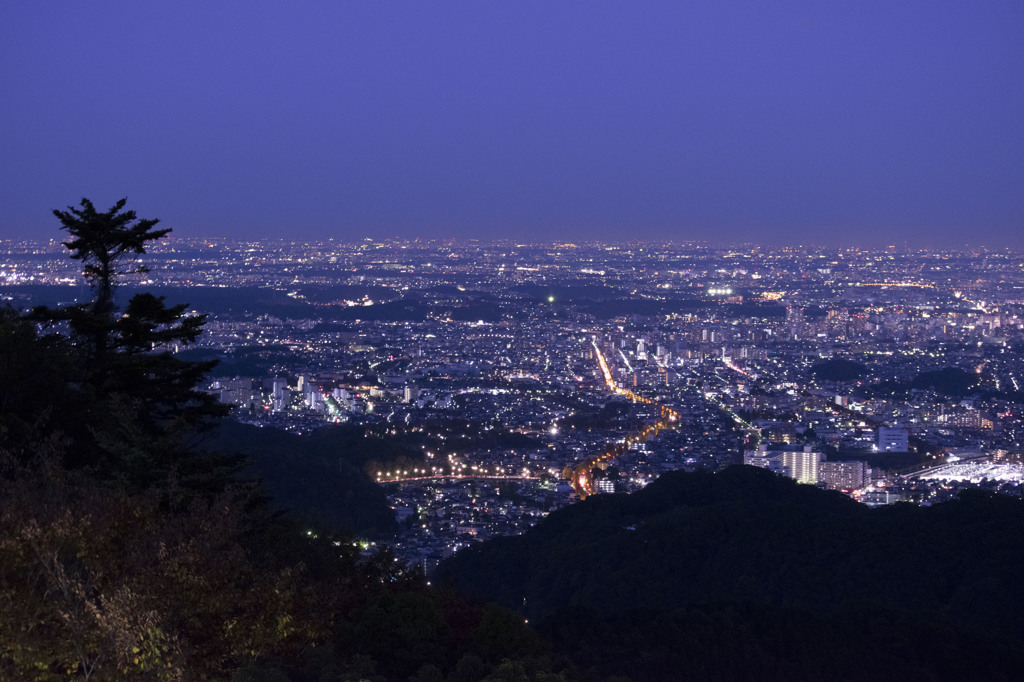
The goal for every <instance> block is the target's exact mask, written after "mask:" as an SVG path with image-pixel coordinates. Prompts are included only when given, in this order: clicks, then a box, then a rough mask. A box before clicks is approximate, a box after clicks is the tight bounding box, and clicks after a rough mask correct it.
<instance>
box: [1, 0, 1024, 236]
mask: <svg viewBox="0 0 1024 682" xmlns="http://www.w3.org/2000/svg"><path fill="white" fill-rule="evenodd" d="M1022 32H1024V3H1021V2H1020V1H1019V0H992V2H986V3H945V4H943V5H941V6H937V5H935V3H931V2H927V1H926V0H909V1H908V2H903V3H897V4H893V3H891V2H882V1H881V0H862V1H860V2H839V3H820V2H814V1H813V0H783V1H782V2H778V3H769V4H764V5H760V4H757V3H733V2H721V1H720V0H695V1H694V2H690V3H679V2H674V1H671V0H652V1H651V2H646V3H639V4H637V3H621V2H612V1H609V0H592V1H590V2H586V3H550V2H542V1H540V0H523V1H522V2H517V3H465V2H452V1H450V0H437V1H436V2H432V3H428V4H423V5H415V4H409V3H400V2H396V1H395V0H379V1H377V2H372V3H335V2H327V1H325V0H311V1H310V2H306V3H301V4H300V5H282V4H280V3H276V2H268V1H267V0H252V2H247V3H245V4H244V5H239V4H236V3H213V4H210V3H196V2H189V1H188V0H186V1H185V2H181V3H175V4H174V5H173V6H172V5H167V6H162V5H153V4H146V3H137V4H124V3H120V2H108V1H107V0H96V1H95V2H90V3H82V4H64V5H61V6H59V7H56V6H53V5H50V4H48V3H5V4H3V5H2V6H0V64H2V65H3V66H2V67H0V91H2V92H3V93H4V98H3V99H2V101H0V120H3V121H4V126H3V127H2V128H0V154H2V156H3V158H4V164H3V167H2V169H0V238H7V239H14V238H19V237H35V238H44V239H45V238H48V237H49V236H50V234H51V231H52V230H54V229H55V223H54V221H53V218H52V216H51V214H50V212H51V211H52V210H53V209H63V208H64V207H65V206H67V205H68V204H76V203H77V201H78V199H80V198H81V197H83V196H85V197H89V198H90V199H92V200H93V201H94V202H95V203H96V205H97V206H103V207H107V206H111V205H113V203H114V202H116V201H117V200H118V199H120V198H122V197H125V196H126V197H128V200H129V201H128V208H130V209H132V210H135V211H137V213H138V215H139V216H140V217H145V218H154V217H155V218H160V219H161V220H162V222H163V224H164V225H165V226H167V227H171V228H173V229H174V230H175V231H176V232H177V233H178V234H180V235H182V236H194V237H198V238H204V236H206V235H210V236H212V235H226V236H231V237H234V238H258V239H273V238H276V237H282V236H285V237H287V238H297V239H303V240H308V241H314V240H326V239H330V238H335V239H348V240H352V239H356V240H358V239H362V238H364V237H369V238H373V239H383V238H390V237H398V238H404V239H413V238H416V237H423V238H433V239H447V238H451V237H454V238H456V239H460V240H465V239H471V238H477V239H481V240H490V239H497V238H511V239H513V240H517V241H522V242H539V241H584V240H591V239H600V240H602V241H623V240H631V239H643V240H650V241H678V240H682V241H690V240H696V241H709V242H714V243H720V244H737V243H748V242H749V243H763V244H822V245H826V246H828V247H830V248H832V247H850V248H858V247H860V248H881V247H885V246H887V245H890V244H894V245H902V244H903V243H904V242H907V244H908V246H910V247H911V248H926V249H933V250H939V249H951V248H958V249H962V248H964V246H963V245H964V244H967V245H968V246H967V248H972V247H973V246H974V245H976V244H977V245H979V246H981V245H984V246H985V247H986V248H1024V191H1022V190H1024V126H1021V124H1020V122H1021V121H1022V120H1024V41H1022V40H1021V39H1020V36H1021V34H1022Z"/></svg>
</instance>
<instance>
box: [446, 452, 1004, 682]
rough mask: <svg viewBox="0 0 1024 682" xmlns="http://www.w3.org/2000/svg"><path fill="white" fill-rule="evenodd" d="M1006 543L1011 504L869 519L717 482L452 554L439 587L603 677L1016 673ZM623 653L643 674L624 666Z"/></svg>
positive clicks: (750, 477)
mask: <svg viewBox="0 0 1024 682" xmlns="http://www.w3.org/2000/svg"><path fill="white" fill-rule="evenodd" d="M1022 531H1024V501H1021V500H1020V499H1017V498H1005V497H995V496H989V495H984V494H971V495H965V496H963V497H961V499H959V500H957V501H954V502H950V503H947V504H944V505H939V506H936V507H934V508H919V507H912V506H909V505H905V506H904V505H901V506H895V507H888V508H883V509H875V510H872V509H868V508H866V507H863V506H861V505H859V504H858V503H856V502H853V501H852V500H849V499H848V498H845V497H843V496H841V495H839V494H836V493H830V492H825V491H821V490H818V489H816V488H813V487H810V486H802V485H798V484H796V483H794V482H793V481H791V480H789V479H784V478H780V477H778V476H776V475H774V474H771V473H769V472H767V471H763V470H759V469H754V468H749V467H734V468H732V469H729V470H727V471H725V472H723V473H721V474H706V473H692V474H691V473H681V472H678V473H671V474H667V475H665V476H663V477H662V478H661V479H659V480H658V481H656V482H655V483H653V484H651V485H650V486H648V487H647V488H646V489H645V490H643V491H640V492H638V493H635V494H633V495H631V496H627V495H615V496H598V497H594V498H591V499H589V500H587V501H585V502H583V503H580V504H578V505H574V506H572V507H568V508H566V509H563V510H561V511H559V512H557V513H555V514H552V515H551V516H550V517H549V518H548V519H547V520H545V521H544V522H542V523H541V524H539V525H538V526H537V527H536V528H535V529H533V530H532V531H530V532H528V533H527V534H526V535H524V536H521V537H517V538H506V539H500V540H497V541H495V542H492V543H487V544H485V545H482V546H479V547H475V548H471V549H469V550H466V551H464V552H461V553H459V554H458V555H456V556H455V557H453V558H452V559H451V560H449V561H448V562H447V563H445V564H443V565H442V566H441V568H440V570H439V573H440V575H439V578H441V579H444V580H449V581H452V582H453V583H454V584H455V585H456V586H458V587H459V588H461V589H464V590H466V591H467V592H469V593H470V594H473V595H475V596H478V597H480V598H486V599H494V600H496V601H498V602H499V603H501V604H503V605H506V606H508V607H511V608H516V609H518V610H520V611H521V612H523V613H524V615H526V616H527V617H529V618H530V619H531V622H538V621H539V622H541V623H543V626H542V627H543V628H545V629H546V630H547V631H548V632H549V633H550V634H551V636H552V637H553V638H554V639H555V640H556V642H557V644H558V646H560V647H562V648H563V649H564V650H565V651H566V652H568V653H572V654H573V655H575V656H577V657H578V658H577V660H581V661H582V660H589V661H591V662H593V663H594V664H595V665H596V666H597V667H598V669H599V670H600V671H601V672H603V673H605V674H612V673H618V674H631V675H633V676H634V677H635V678H636V679H678V677H676V676H674V673H671V672H670V671H676V673H678V672H679V670H680V669H682V670H684V671H689V673H690V674H691V675H693V676H695V677H696V678H698V679H700V678H702V677H705V676H706V677H711V678H715V677H747V678H757V677H758V675H757V674H755V671H756V670H757V669H759V667H760V666H765V665H770V666H774V667H778V668H779V669H780V670H782V669H786V670H789V671H790V673H789V674H787V675H785V676H786V677H789V678H790V679H794V678H795V679H814V678H816V677H819V675H817V674H816V672H815V671H820V670H823V669H825V668H821V666H825V665H826V664H827V665H829V666H834V665H836V664H837V663H839V662H841V659H842V657H844V656H856V655H858V652H860V654H863V655H867V654H868V652H871V654H872V655H874V656H880V657H881V658H882V659H884V660H887V661H889V663H888V665H890V666H894V667H892V670H894V671H896V670H898V671H900V672H901V673H905V674H908V675H911V676H913V670H918V669H920V667H921V666H925V667H929V666H931V667H933V672H937V673H941V672H942V671H944V670H951V669H952V668H950V667H949V666H950V665H952V663H951V662H950V661H948V660H947V659H949V658H951V657H953V658H956V657H966V658H961V659H959V660H960V664H959V665H962V664H963V662H964V661H968V660H969V661H973V663H972V664H974V665H978V666H982V667H985V666H992V665H996V667H997V668H999V666H1002V665H1004V664H1006V663H1007V662H1009V661H1016V662H1017V663H1018V664H1019V663H1021V662H1024V648H1022V646H1021V642H1024V610H1022V608H1021V607H1022V606H1024V583H1022V581H1020V580H1019V577H1018V576H1019V571H1020V569H1021V568H1022V567H1024V533H1022ZM783 633H786V634H783ZM950 637H952V638H953V643H950V639H949V638H950ZM794 638H795V639H794ZM800 638H805V639H804V640H803V641H806V642H812V643H813V645H812V646H810V647H807V646H803V645H800V646H797V645H796V643H795V642H797V641H800ZM939 641H942V642H943V643H942V644H941V645H940V644H939ZM627 642H633V643H634V644H629V645H627V644H626V643H627ZM686 643H688V645H686V646H683V645H684V644H686ZM968 643H970V645H969V646H968ZM634 645H635V646H640V647H642V649H641V650H642V652H643V653H642V655H640V654H637V651H636V649H633V657H632V660H634V661H636V660H638V659H637V658H636V656H637V655H639V656H640V659H639V660H644V661H647V664H645V665H648V664H649V665H648V669H647V672H645V673H643V674H638V673H637V672H636V670H635V668H634V669H631V668H630V667H629V666H627V665H625V662H626V661H627V660H630V659H629V658H627V657H626V649H629V648H632V647H633V646H634ZM900 651H902V652H903V653H904V654H905V656H901V655H900V654H898V652H900ZM697 652H701V653H699V654H698V653H697ZM954 652H955V654H954ZM726 661H728V662H729V663H728V665H727V666H726V667H722V666H723V665H725V662H726ZM940 661H946V663H944V664H942V665H939V662H940ZM993 661H999V662H998V663H993ZM680 666H682V668H680ZM728 666H739V667H728ZM833 669H834V668H833ZM1000 670H1002V668H1000ZM876 672H877V671H876ZM990 672H991V673H992V674H993V675H996V676H998V675H999V671H998V670H994V669H993V670H991V671H990ZM865 673H866V671H865ZM826 676H827V675H826ZM684 677H685V675H684ZM851 677H853V678H860V677H861V676H860V675H853V674H851ZM940 677H941V675H940Z"/></svg>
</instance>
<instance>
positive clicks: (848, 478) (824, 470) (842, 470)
mask: <svg viewBox="0 0 1024 682" xmlns="http://www.w3.org/2000/svg"><path fill="white" fill-rule="evenodd" d="M867 473H868V470H867V466H866V465H865V464H864V462H860V461H852V462H822V463H821V466H820V467H819V469H818V478H819V480H821V482H822V483H824V484H825V487H826V488H828V489H829V490H858V489H860V488H863V487H864V486H865V485H866V484H867V482H868V476H867Z"/></svg>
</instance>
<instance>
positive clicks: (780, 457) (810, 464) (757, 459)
mask: <svg viewBox="0 0 1024 682" xmlns="http://www.w3.org/2000/svg"><path fill="white" fill-rule="evenodd" d="M743 463H744V464H749V465H751V466H756V467H761V468H762V469H768V470H769V471H774V472H776V473H779V474H782V475H783V476H788V477H789V478H792V479H795V480H796V481H798V482H799V483H817V482H818V469H819V467H820V466H821V453H820V452H817V451H815V450H812V449H811V447H810V446H809V445H805V446H804V447H803V448H800V449H769V446H768V445H760V446H758V448H757V450H749V451H747V452H745V453H744V454H743Z"/></svg>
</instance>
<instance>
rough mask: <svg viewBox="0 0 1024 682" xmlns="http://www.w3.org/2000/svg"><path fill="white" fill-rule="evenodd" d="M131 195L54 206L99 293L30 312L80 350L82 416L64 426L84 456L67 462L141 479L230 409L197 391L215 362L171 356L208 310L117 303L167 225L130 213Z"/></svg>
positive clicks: (173, 459) (166, 464) (163, 467)
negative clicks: (110, 202) (102, 204)
mask: <svg viewBox="0 0 1024 682" xmlns="http://www.w3.org/2000/svg"><path fill="white" fill-rule="evenodd" d="M126 201H127V200H126V199H121V200H120V201H118V202H117V203H116V204H114V206H113V207H111V208H110V209H109V210H108V211H105V212H100V211H97V210H96V208H95V206H94V205H93V203H92V202H91V201H89V199H85V198H83V199H82V200H81V204H80V206H79V207H78V208H76V207H71V206H69V207H68V210H67V211H60V210H55V211H54V212H53V213H54V215H55V216H56V217H57V218H58V219H59V220H60V222H61V229H62V230H64V231H66V232H67V233H68V234H69V235H70V238H69V239H68V241H65V242H63V244H64V246H66V247H67V248H68V250H70V251H71V257H72V258H73V259H75V260H79V261H81V262H82V275H83V277H84V278H85V280H86V281H87V282H88V283H89V285H90V286H91V287H92V291H93V297H92V301H91V302H89V303H87V304H80V305H71V306H63V307H60V308H56V309H51V308H46V307H40V308H36V309H35V310H33V311H32V313H31V314H30V315H29V318H30V319H32V320H35V321H38V322H44V323H47V324H50V325H58V324H62V323H63V324H66V325H67V331H68V332H69V334H70V341H71V342H72V344H73V346H72V349H71V352H73V353H76V354H78V356H79V362H80V367H79V368H78V374H79V376H75V377H70V376H69V377H68V383H69V390H74V391H75V392H76V393H78V394H79V396H78V397H79V400H80V404H81V410H79V411H78V413H79V414H77V415H76V416H75V417H76V418H77V419H76V418H72V419H70V420H69V421H68V423H67V424H66V428H67V429H68V430H69V431H71V432H72V433H71V434H70V435H71V436H72V438H73V439H74V440H75V441H76V444H77V445H78V446H80V447H76V448H72V449H71V452H72V453H73V454H72V456H73V457H75V458H77V459H78V460H79V461H78V462H71V464H76V463H77V464H80V465H100V466H101V467H105V468H107V469H108V470H109V473H111V474H113V475H115V476H117V477H122V478H127V479H130V480H133V481H134V482H135V483H141V484H143V485H145V484H146V483H147V482H152V481H155V480H159V479H160V478H162V477H164V476H165V475H166V474H167V473H168V471H169V470H170V468H172V467H175V466H176V465H177V463H178V460H181V459H182V455H183V454H184V453H183V451H182V449H181V447H180V440H181V437H182V435H183V434H185V433H186V432H188V431H189V430H191V429H194V428H196V427H197V426H200V425H202V424H203V423H204V422H206V421H208V420H209V418H211V417H216V416H221V415H224V414H226V413H227V407H226V406H223V405H219V404H218V403H217V401H216V400H215V399H214V398H213V396H211V395H209V394H207V393H204V392H202V391H200V390H197V386H198V384H199V382H200V381H201V380H202V377H203V375H204V374H205V373H206V372H208V371H209V370H210V369H212V368H213V366H214V364H216V363H214V362H186V361H183V360H180V359H179V358H177V357H175V356H174V355H173V354H172V353H171V349H173V348H174V347H175V346H177V345H179V344H187V343H191V342H194V341H195V340H196V338H197V337H198V336H199V334H200V333H201V331H202V328H203V324H204V323H205V321H206V316H205V315H198V314H195V313H192V312H190V311H189V309H188V305H187V304H181V305H172V306H168V305H166V303H165V302H164V297H162V296H154V295H153V294H150V293H139V294H135V295H134V296H132V298H131V299H130V300H129V301H128V303H127V305H126V306H124V308H123V309H121V308H119V307H118V305H117V302H116V300H115V291H116V289H117V287H118V286H120V285H121V284H123V283H124V282H125V279H126V278H128V277H130V276H132V275H135V274H139V273H144V272H148V271H149V268H148V267H147V266H146V265H145V264H142V263H139V262H138V256H140V255H142V254H145V253H146V249H147V248H148V246H149V245H150V243H152V242H154V241H156V240H159V239H161V238H163V237H165V236H166V235H167V234H168V233H169V232H170V229H169V228H165V229H156V225H157V223H158V222H159V221H157V220H143V219H139V218H137V217H136V214H135V211H128V210H124V207H125V203H126Z"/></svg>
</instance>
